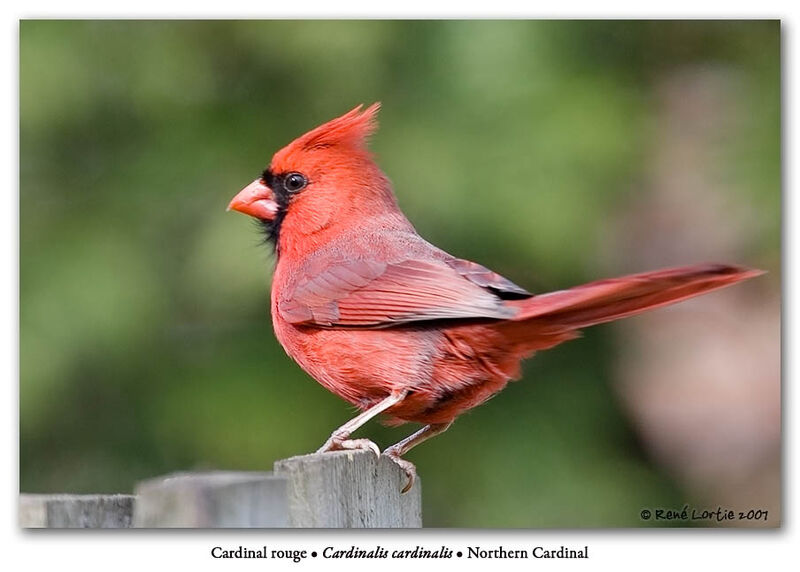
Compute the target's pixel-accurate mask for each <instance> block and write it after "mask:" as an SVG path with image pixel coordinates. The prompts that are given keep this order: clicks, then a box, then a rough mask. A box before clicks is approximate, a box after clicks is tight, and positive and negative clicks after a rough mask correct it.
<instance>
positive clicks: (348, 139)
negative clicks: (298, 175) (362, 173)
mask: <svg viewBox="0 0 800 572" xmlns="http://www.w3.org/2000/svg"><path fill="white" fill-rule="evenodd" d="M362 107H363V105H359V106H358V107H356V108H355V109H353V110H351V111H348V112H347V113H345V114H344V115H342V116H341V117H337V118H336V119H331V120H330V121H328V122H327V123H324V124H323V125H320V126H319V127H317V128H315V129H312V130H311V131H309V132H308V133H306V134H305V135H302V136H301V137H299V138H298V139H296V140H295V141H294V145H293V146H295V145H296V146H297V147H300V148H303V149H307V150H310V149H316V148H320V147H333V146H343V147H353V148H357V149H361V148H364V147H366V143H367V138H368V137H369V136H370V135H371V134H372V133H373V132H374V131H375V130H376V129H377V128H378V121H377V119H376V116H377V115H378V110H379V109H380V107H381V104H380V103H377V102H376V103H373V104H372V105H370V106H369V107H367V108H366V109H364V110H363V111H362V110H361V108H362Z"/></svg>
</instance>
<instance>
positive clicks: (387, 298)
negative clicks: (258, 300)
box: [278, 259, 524, 327]
mask: <svg viewBox="0 0 800 572" xmlns="http://www.w3.org/2000/svg"><path fill="white" fill-rule="evenodd" d="M461 262H464V261H461ZM475 267H476V268H477V269H481V271H478V270H477V269H476V268H472V270H473V272H472V274H471V275H470V273H469V272H466V271H465V270H470V269H469V268H466V269H462V270H461V271H460V270H459V269H458V268H456V267H454V266H453V265H452V263H451V262H448V261H442V260H419V259H410V260H403V261H401V262H396V263H385V262H380V261H377V260H349V261H344V262H339V263H336V264H333V265H330V266H328V267H327V268H325V269H323V270H322V271H320V272H315V273H314V274H313V275H307V276H304V277H303V279H301V280H297V281H296V282H295V286H294V287H289V288H288V289H286V290H285V291H284V292H283V293H282V296H281V297H280V298H279V299H278V311H279V312H280V315H281V317H283V319H284V320H286V321H287V322H290V323H293V324H314V325H318V326H339V327H387V326H392V325H396V324H401V323H407V322H416V321H421V320H442V319H454V318H497V319H505V318H511V317H513V316H514V315H515V314H516V312H517V311H518V309H517V308H516V307H514V308H511V307H509V306H507V305H506V304H505V303H504V302H503V300H502V299H501V298H500V297H498V296H497V295H496V294H495V293H493V292H492V291H491V289H496V290H502V289H509V288H511V289H512V291H516V290H519V291H522V289H521V288H519V287H516V286H514V285H513V284H512V283H511V282H510V281H507V280H505V279H504V278H502V277H501V276H499V275H497V274H494V273H493V272H491V271H489V270H487V269H485V268H483V267H482V266H479V265H475ZM487 273H488V274H487ZM481 282H486V284H485V287H484V286H483V285H481ZM509 285H510V286H509ZM522 292H524V291H522ZM518 294H521V292H518Z"/></svg>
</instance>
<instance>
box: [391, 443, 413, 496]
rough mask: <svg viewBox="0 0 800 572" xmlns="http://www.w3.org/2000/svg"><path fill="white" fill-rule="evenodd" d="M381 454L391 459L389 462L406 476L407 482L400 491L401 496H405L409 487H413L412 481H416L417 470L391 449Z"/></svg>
mask: <svg viewBox="0 0 800 572" xmlns="http://www.w3.org/2000/svg"><path fill="white" fill-rule="evenodd" d="M383 454H384V455H385V456H386V457H388V458H389V459H391V461H392V462H393V463H394V464H395V465H397V466H398V467H400V468H401V469H402V470H403V472H404V473H405V474H406V477H407V478H408V482H407V483H406V486H404V487H403V489H402V490H401V491H400V494H401V495H404V494H406V493H407V492H408V491H410V490H411V487H413V486H414V481H415V480H416V479H417V468H416V467H415V466H414V463H412V462H411V461H406V460H405V459H401V458H400V456H399V455H398V454H397V453H395V452H393V451H391V448H389V449H387V450H386V451H384V452H383Z"/></svg>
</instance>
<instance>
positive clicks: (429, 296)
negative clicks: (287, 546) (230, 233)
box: [229, 104, 761, 492]
mask: <svg viewBox="0 0 800 572" xmlns="http://www.w3.org/2000/svg"><path fill="white" fill-rule="evenodd" d="M378 107H379V106H378V104H374V105H372V106H370V107H368V108H367V109H365V110H363V111H362V110H361V106H359V107H357V108H356V109H354V110H352V111H350V112H349V113H347V114H345V115H343V116H341V117H339V118H337V119H334V120H332V121H329V122H328V123H326V124H324V125H321V126H320V127H317V128H316V129H314V130H312V131H310V132H308V133H306V134H305V135H303V136H302V137H300V138H298V139H296V140H294V141H293V142H292V143H290V144H289V145H288V146H286V147H284V148H283V149H281V150H280V151H278V152H277V153H276V154H275V155H274V157H273V158H272V162H271V163H270V165H269V167H268V168H267V169H266V170H265V171H264V172H263V174H262V175H261V176H260V177H259V178H257V179H256V180H255V181H253V182H252V183H250V184H249V185H248V186H247V187H245V188H244V189H243V190H242V191H241V192H240V193H239V194H238V195H236V197H234V199H233V200H232V201H231V203H230V206H229V208H230V209H234V210H237V211H240V212H242V213H245V214H248V215H251V216H253V217H255V218H257V219H259V220H260V221H262V223H263V225H264V227H265V229H266V231H267V233H268V235H269V237H270V238H271V240H272V241H274V245H275V251H276V253H277V266H276V268H275V274H274V278H273V282H272V321H273V326H274V328H275V334H276V336H277V337H278V340H279V341H280V343H281V345H283V347H284V349H285V350H286V352H287V353H288V354H289V355H290V356H291V357H292V358H293V359H294V360H295V361H296V362H297V363H298V364H300V366H301V367H302V368H303V369H304V370H305V371H306V372H308V373H309V374H310V375H311V376H312V377H313V378H314V379H316V380H317V381H318V382H319V383H321V384H322V385H323V386H324V387H326V388H327V389H329V390H330V391H332V392H333V393H335V394H336V395H339V396H340V397H342V398H344V399H346V400H347V401H349V402H350V403H352V404H354V405H356V406H357V407H358V408H360V409H361V410H362V411H363V412H362V413H361V414H360V415H358V416H357V417H355V418H354V419H352V420H350V421H348V422H347V423H345V424H344V425H342V426H341V427H340V428H339V429H337V430H336V431H334V432H333V434H332V435H331V436H330V438H329V439H328V440H327V442H326V443H325V444H324V445H323V446H322V447H321V448H320V449H319V452H324V451H332V450H338V449H362V448H367V449H371V450H373V451H375V452H376V453H377V454H379V449H378V447H377V446H376V445H375V444H374V443H372V442H371V441H368V440H366V439H351V438H350V436H351V434H352V433H353V432H354V431H355V430H356V429H358V428H359V427H361V426H362V425H363V424H364V423H366V422H367V421H369V420H370V419H372V418H373V417H375V416H376V415H378V414H380V413H386V414H387V415H389V416H390V418H391V420H392V421H396V422H404V421H415V422H419V423H424V424H425V427H423V428H422V429H420V430H419V431H417V432H416V433H414V434H413V435H411V436H409V437H408V438H406V439H404V440H402V441H400V442H399V443H397V444H395V445H393V446H392V447H389V448H388V449H386V450H385V451H384V454H385V455H387V456H389V457H390V458H391V459H392V460H393V461H395V462H396V463H397V464H398V465H400V467H402V468H403V470H404V471H405V472H406V474H407V475H408V477H409V479H408V484H407V485H406V487H405V489H403V492H405V491H407V490H408V489H410V488H411V486H412V485H413V482H414V476H415V469H414V465H412V464H411V463H410V462H409V461H407V460H405V459H402V458H401V457H402V456H403V455H404V454H405V453H406V452H407V451H408V450H409V449H411V448H412V447H414V446H415V445H418V444H419V443H421V442H422V441H424V440H426V439H428V438H430V437H432V436H434V435H436V434H438V433H441V432H442V431H444V430H445V429H447V428H448V427H449V426H450V424H451V423H452V422H453V420H454V419H455V418H456V417H457V416H458V415H460V414H461V413H463V412H464V411H466V410H468V409H470V408H472V407H475V406H476V405H479V404H481V403H483V402H484V401H486V400H487V399H488V398H489V397H491V396H492V395H494V394H495V393H497V392H498V391H500V390H501V389H503V387H504V386H505V385H506V383H507V382H508V381H509V380H511V379H514V378H517V377H519V375H520V361H521V360H522V359H524V358H527V357H530V356H531V355H533V353H534V352H536V351H537V350H544V349H548V348H552V347H553V346H555V345H557V344H560V343H561V342H564V341H566V340H569V339H572V338H575V337H576V336H577V334H578V330H579V329H580V328H583V327H586V326H591V325H593V324H599V323H602V322H608V321H610V320H616V319H618V318H623V317H625V316H631V315H633V314H637V313H639V312H642V311H644V310H648V309H651V308H658V307H660V306H664V305H667V304H672V303H674V302H678V301H680V300H685V299H686V298H690V297H692V296H696V295H698V294H702V293H704V292H708V291H710V290H714V289H716V288H721V287H723V286H728V285H730V284H734V283H736V282H739V281H740V280H744V279H746V278H751V277H753V276H757V275H759V274H761V272H760V271H757V270H749V269H745V268H740V267H736V266H728V265H721V264H705V265H697V266H689V267H683V268H671V269H667V270H659V271H656V272H647V273H644V274H635V275H631V276H624V277H622V278H614V279H610V280H600V281H597V282H592V283H590V284H585V285H583V286H578V287H575V288H571V289H569V290H562V291H558V292H552V293H548V294H540V295H533V294H531V293H529V292H527V291H526V290H525V289H524V288H520V287H519V286H517V285H516V284H514V283H513V282H511V281H510V280H508V279H506V278H504V277H502V276H500V275H499V274H496V273H494V272H492V271H491V270H489V269H487V268H484V267H483V266H481V265H480V264H476V263H475V262H470V261H468V260H461V259H458V258H455V257H454V256H451V255H450V254H448V253H446V252H444V251H442V250H440V249H438V248H436V247H435V246H433V245H432V244H430V243H428V242H427V241H425V240H424V239H423V238H421V237H420V236H419V235H418V234H417V232H416V231H415V230H414V227H413V226H412V225H411V223H410V222H409V221H408V219H406V217H405V216H404V215H403V213H402V212H400V209H399V208H398V206H397V202H396V200H395V197H394V193H393V191H392V187H391V184H390V183H389V180H388V179H387V178H386V175H384V174H383V172H382V171H381V170H380V168H379V167H378V166H377V165H376V164H375V162H374V161H373V159H372V157H371V155H370V153H369V151H368V150H367V149H366V140H367V137H368V135H370V133H371V132H372V131H374V130H375V128H376V120H375V115H376V113H377V111H378Z"/></svg>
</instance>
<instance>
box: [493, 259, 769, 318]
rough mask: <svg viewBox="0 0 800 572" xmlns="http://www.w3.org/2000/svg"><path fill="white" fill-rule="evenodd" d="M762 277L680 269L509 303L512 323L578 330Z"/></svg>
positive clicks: (734, 270) (736, 270) (733, 269)
mask: <svg viewBox="0 0 800 572" xmlns="http://www.w3.org/2000/svg"><path fill="white" fill-rule="evenodd" d="M761 274H764V272H763V271H761V270H751V269H749V268H743V267H739V266H730V265H724V264H701V265H696V266H683V267H678V268H667V269H664V270H657V271H655V272H644V273H642V274H631V275H629V276H622V277H620V278H612V279H608V280H598V281H596V282H590V283H588V284H584V285H582V286H576V287H575V288H570V289H569V290H560V291H558V292H551V293H548V294H542V295H540V296H534V297H532V298H528V299H527V300H514V301H509V302H508V304H509V305H511V306H517V307H518V308H519V313H518V314H517V315H516V316H515V317H514V321H526V322H527V321H528V320H535V321H537V322H540V323H542V324H543V325H545V324H546V325H552V326H555V327H557V328H559V329H561V328H566V329H577V328H583V327H586V326H591V325H594V324H601V323H603V322H609V321H611V320H617V319H619V318H625V317H627V316H633V315H635V314H638V313H640V312H644V311H645V310H650V309H653V308H659V307H661V306H666V305H668V304H674V303H675V302H680V301H681V300H686V299H687V298H692V297H693V296H698V295H700V294H704V293H706V292H710V291H712V290H716V289H718V288H723V287H725V286H730V285H731V284H735V283H737V282H740V281H742V280H746V279H748V278H753V277H755V276H759V275H761Z"/></svg>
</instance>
